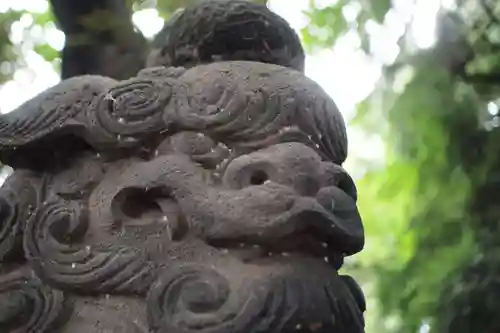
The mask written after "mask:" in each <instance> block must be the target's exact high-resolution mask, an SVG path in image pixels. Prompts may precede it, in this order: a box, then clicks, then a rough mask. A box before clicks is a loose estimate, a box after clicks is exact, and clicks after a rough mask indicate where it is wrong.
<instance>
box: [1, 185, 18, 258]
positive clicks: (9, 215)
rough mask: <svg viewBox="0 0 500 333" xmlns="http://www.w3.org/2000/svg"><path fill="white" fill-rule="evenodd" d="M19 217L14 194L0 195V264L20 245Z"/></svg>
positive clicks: (4, 193) (5, 193)
mask: <svg viewBox="0 0 500 333" xmlns="http://www.w3.org/2000/svg"><path fill="white" fill-rule="evenodd" d="M19 215H20V213H19V201H18V200H17V199H16V198H15V197H14V194H13V193H10V191H8V192H3V193H0V262H1V261H3V260H5V258H7V257H8V256H9V255H11V254H12V252H13V251H15V250H16V245H18V244H20V242H19V239H20V236H19V234H20V232H19V218H20V216H19Z"/></svg>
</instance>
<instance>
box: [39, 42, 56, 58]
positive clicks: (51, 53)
mask: <svg viewBox="0 0 500 333" xmlns="http://www.w3.org/2000/svg"><path fill="white" fill-rule="evenodd" d="M35 52H36V53H38V54H39V55H41V56H42V57H43V58H44V59H45V60H46V61H48V62H52V61H53V60H55V59H57V58H58V57H59V51H57V50H56V49H54V48H53V47H52V46H50V45H49V44H40V45H36V46H35Z"/></svg>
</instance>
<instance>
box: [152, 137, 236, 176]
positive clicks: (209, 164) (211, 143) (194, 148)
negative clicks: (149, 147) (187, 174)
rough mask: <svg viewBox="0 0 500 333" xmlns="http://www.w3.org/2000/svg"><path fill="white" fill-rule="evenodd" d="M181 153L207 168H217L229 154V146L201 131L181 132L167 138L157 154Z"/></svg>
mask: <svg viewBox="0 0 500 333" xmlns="http://www.w3.org/2000/svg"><path fill="white" fill-rule="evenodd" d="M175 153H181V154H185V155H188V156H190V157H191V158H192V159H193V161H195V162H198V163H200V164H201V165H202V166H203V167H205V168H207V169H215V168H216V167H217V166H218V165H219V164H220V163H221V162H222V161H223V160H224V159H225V158H227V157H228V156H229V149H228V147H227V146H226V145H225V144H223V143H221V142H216V141H215V140H213V139H212V138H210V137H209V136H207V135H205V134H203V133H200V132H198V133H197V132H181V133H177V134H174V135H172V136H170V137H168V138H167V139H165V140H164V141H163V142H162V143H161V144H160V145H159V146H158V148H157V151H156V155H166V154H175Z"/></svg>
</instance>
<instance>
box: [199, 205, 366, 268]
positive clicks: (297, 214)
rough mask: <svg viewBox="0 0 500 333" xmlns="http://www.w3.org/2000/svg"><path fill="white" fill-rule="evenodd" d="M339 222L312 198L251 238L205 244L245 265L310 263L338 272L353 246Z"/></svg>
mask: <svg viewBox="0 0 500 333" xmlns="http://www.w3.org/2000/svg"><path fill="white" fill-rule="evenodd" d="M353 213H354V212H351V211H347V214H346V215H349V214H353ZM355 213H356V214H357V211H356V212H355ZM349 217H350V216H348V217H347V220H350V219H349ZM344 218H345V216H344ZM341 220H342V218H341V217H339V216H338V215H337V216H336V214H334V213H331V212H329V211H328V210H327V209H325V208H324V207H323V206H322V205H320V204H319V203H318V202H317V201H316V200H315V199H314V198H304V197H302V198H299V199H298V200H297V201H296V202H295V204H294V205H293V207H292V208H291V209H290V210H289V211H288V212H286V213H284V214H282V215H281V216H280V217H278V218H277V219H275V220H274V221H273V222H272V223H269V226H268V227H262V229H260V231H256V229H252V231H253V233H252V234H247V235H246V236H242V237H239V238H210V239H208V240H207V243H208V244H209V245H210V246H212V247H215V248H217V249H219V250H221V251H222V252H223V253H226V254H228V255H231V256H233V257H235V258H237V259H239V260H241V261H242V262H243V263H247V264H266V263H268V262H273V263H276V262H288V261H294V260H297V259H314V260H315V261H317V260H321V261H323V262H325V264H327V265H329V266H331V267H332V268H334V269H335V270H339V269H340V268H341V266H342V264H343V261H344V256H345V255H346V254H350V253H349V252H350V250H349V247H351V248H352V244H353V243H356V240H354V241H353V240H352V238H354V239H356V238H357V237H356V236H357V235H355V234H353V232H352V230H349V228H345V221H341ZM348 222H351V221H348ZM346 249H347V250H346ZM353 252H354V251H353ZM356 252H357V251H356Z"/></svg>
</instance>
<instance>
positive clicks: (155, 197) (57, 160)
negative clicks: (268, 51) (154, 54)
mask: <svg viewBox="0 0 500 333" xmlns="http://www.w3.org/2000/svg"><path fill="white" fill-rule="evenodd" d="M346 156H347V138H346V130H345V124H344V121H343V119H342V117H341V115H340V113H339V112H338V110H337V108H336V106H335V104H334V102H333V101H332V100H331V99H330V97H329V96H328V95H327V94H326V93H325V92H324V91H323V90H322V89H321V88H320V87H319V86H318V85H317V84H316V83H314V82H313V81H311V80H310V79H308V78H307V77H305V76H304V75H303V74H302V73H301V72H300V71H296V70H294V69H290V68H286V67H281V66H278V65H273V64H265V63H261V62H251V61H222V62H217V63H212V64H205V65H197V66H194V67H192V68H183V67H150V68H146V69H144V70H142V71H141V72H139V73H138V74H137V76H136V77H134V78H131V79H129V80H126V81H115V80H112V79H110V78H105V77H101V76H82V77H76V78H72V79H68V80H65V81H62V82H60V83H59V84H58V85H56V86H54V87H53V88H51V89H48V90H47V91H45V92H43V93H41V94H40V95H38V96H36V97H35V98H33V99H31V100H30V101H28V102H26V103H25V104H23V105H22V106H20V107H19V108H18V109H17V110H15V111H14V112H12V113H9V114H6V115H2V116H1V117H0V160H1V161H2V163H4V164H7V165H9V166H11V167H13V169H14V172H13V174H12V175H11V176H10V177H9V178H8V179H7V180H6V182H5V183H4V184H3V186H2V187H1V188H0V332H1V333H3V332H15V333H21V332H29V333H49V332H50V333H52V332H59V333H94V332H96V333H97V332H99V333H101V332H125V333H144V332H158V333H189V332H192V333H196V332H199V333H288V332H320V333H332V332H335V333H347V332H349V333H362V332H364V321H363V312H364V310H365V303H364V297H363V293H362V291H361V290H360V288H359V287H358V285H357V284H356V282H355V281H354V280H353V279H352V278H350V277H349V276H344V275H339V274H338V270H339V269H341V267H342V264H343V259H344V257H345V256H350V255H353V254H355V253H357V252H359V251H360V250H361V249H362V248H363V246H364V232H363V226H362V222H361V218H360V216H359V213H358V210H357V207H356V199H357V194H356V188H355V185H354V183H353V181H352V179H351V178H350V177H349V175H348V174H347V173H346V171H345V170H344V169H342V167H341V165H342V163H343V162H344V160H345V159H346Z"/></svg>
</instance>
